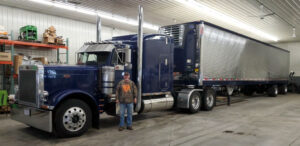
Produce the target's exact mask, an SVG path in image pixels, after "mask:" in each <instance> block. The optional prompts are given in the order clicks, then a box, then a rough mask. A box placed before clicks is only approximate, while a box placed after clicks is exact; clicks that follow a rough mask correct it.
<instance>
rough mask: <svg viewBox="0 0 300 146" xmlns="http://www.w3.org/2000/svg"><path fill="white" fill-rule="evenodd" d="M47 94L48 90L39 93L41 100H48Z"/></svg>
mask: <svg viewBox="0 0 300 146" xmlns="http://www.w3.org/2000/svg"><path fill="white" fill-rule="evenodd" d="M48 96H49V93H48V91H43V93H42V95H41V100H42V101H43V102H46V101H47V100H48V98H47V97H48Z"/></svg>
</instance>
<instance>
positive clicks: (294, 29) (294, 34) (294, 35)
mask: <svg viewBox="0 0 300 146" xmlns="http://www.w3.org/2000/svg"><path fill="white" fill-rule="evenodd" d="M292 37H293V38H295V37H296V28H295V27H293V35H292Z"/></svg>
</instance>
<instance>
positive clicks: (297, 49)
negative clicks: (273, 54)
mask: <svg viewBox="0 0 300 146" xmlns="http://www.w3.org/2000/svg"><path fill="white" fill-rule="evenodd" d="M273 45H275V46H278V47H280V48H282V49H286V50H289V51H290V70H291V71H294V72H295V75H296V76H300V42H291V43H278V44H273Z"/></svg>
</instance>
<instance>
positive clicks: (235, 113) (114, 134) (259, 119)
mask: <svg viewBox="0 0 300 146" xmlns="http://www.w3.org/2000/svg"><path fill="white" fill-rule="evenodd" d="M299 123H300V94H288V95H284V96H283V95H280V96H278V97H276V98H272V97H251V98H247V100H245V101H243V102H239V103H235V104H232V105H231V107H228V106H218V107H216V108H215V109H214V110H213V111H211V112H199V113H197V114H188V113H184V112H175V111H164V112H153V113H147V114H143V115H138V116H135V117H134V128H135V130H134V131H128V130H126V131H122V132H119V131H118V130H117V128H118V118H116V117H109V116H105V117H104V118H103V117H102V118H101V120H100V124H101V128H100V129H90V130H89V131H88V132H87V133H86V134H84V135H83V136H81V137H75V138H66V139H57V138H55V137H53V136H52V135H51V134H48V133H46V132H43V131H40V130H36V129H33V128H30V127H27V126H26V125H24V124H21V123H18V122H15V121H13V120H11V119H10V118H9V116H5V115H1V118H0V143H1V145H3V146H10V145H22V146H26V145H27V146H29V145H70V146H71V145H72V146H73V145H85V146H86V145H93V146H95V145H103V146H109V145H116V146H117V145H129V146H133V145H143V146H148V145H149V146H153V145H155V146H156V145H164V146H165V145H195V146H199V145H205V146H209V145H210V146H241V145H243V146H253V145H255V146H287V145H294V146H297V145H300V132H299V131H300V124H299Z"/></svg>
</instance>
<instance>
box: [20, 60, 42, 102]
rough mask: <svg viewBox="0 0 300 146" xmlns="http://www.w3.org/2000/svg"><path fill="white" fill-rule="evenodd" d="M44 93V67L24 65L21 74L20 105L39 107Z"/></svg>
mask: <svg viewBox="0 0 300 146" xmlns="http://www.w3.org/2000/svg"><path fill="white" fill-rule="evenodd" d="M43 92H44V67H43V66H42V65H24V66H21V67H20V72H19V90H18V93H17V101H18V103H19V104H22V105H27V106H33V107H39V106H40V104H41V103H42V101H40V98H41V97H42V95H43Z"/></svg>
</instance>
